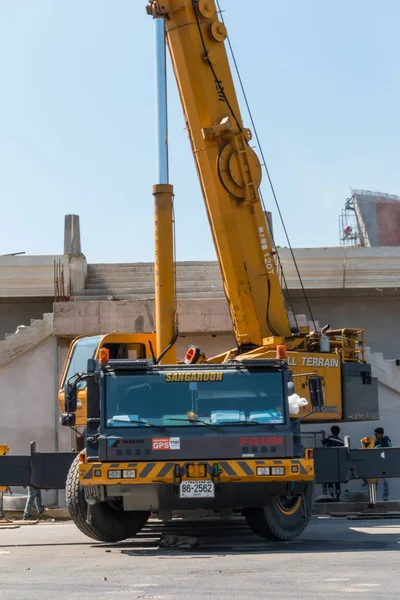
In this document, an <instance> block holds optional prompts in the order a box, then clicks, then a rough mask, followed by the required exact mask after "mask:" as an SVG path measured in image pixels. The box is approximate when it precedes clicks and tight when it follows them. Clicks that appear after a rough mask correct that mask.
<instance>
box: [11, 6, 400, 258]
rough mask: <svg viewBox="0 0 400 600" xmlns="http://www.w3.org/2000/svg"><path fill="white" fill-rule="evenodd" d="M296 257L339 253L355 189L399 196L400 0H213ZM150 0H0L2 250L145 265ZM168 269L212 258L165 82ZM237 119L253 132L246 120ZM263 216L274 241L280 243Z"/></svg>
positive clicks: (149, 212)
mask: <svg viewBox="0 0 400 600" xmlns="http://www.w3.org/2000/svg"><path fill="white" fill-rule="evenodd" d="M221 5H222V7H223V8H224V9H225V13H224V16H225V20H226V24H227V26H228V30H229V33H230V36H231V41H232V44H233V46H234V49H235V53H236V58H237V61H238V63H239V67H240V70H241V74H242V77H243V80H244V84H245V87H246V91H247V94H248V97H249V100H250V104H251V106H252V110H253V114H254V118H255V121H256V125H257V127H258V131H259V135H260V137H261V141H262V144H263V148H264V152H265V155H266V158H267V162H268V165H269V168H270V171H271V175H272V178H273V182H274V185H275V188H276V191H277V195H278V198H279V201H280V204H281V208H282V211H283V214H284V217H285V222H286V225H287V228H288V231H289V235H290V238H291V242H292V244H293V246H294V247H311V246H330V245H337V244H338V237H339V235H338V216H339V213H340V210H341V208H342V206H343V204H344V201H345V199H346V197H348V195H349V187H350V186H352V187H354V188H363V189H373V190H379V191H382V192H388V193H394V194H396V193H397V194H399V195H400V169H399V140H400V119H399V106H400V77H399V50H398V22H399V18H400V4H399V3H398V2H397V0H381V1H380V2H379V3H377V2H376V0H352V1H351V2H348V0H330V1H329V0H324V1H320V0H302V1H301V2H299V1H298V0H252V2H251V3H250V2H245V1H244V0H221ZM145 6H146V0H117V1H116V0H114V1H113V2H110V0H84V1H83V2H82V0H56V1H55V0H0V76H1V95H0V197H1V207H2V219H1V236H0V254H3V253H8V252H18V251H26V252H27V253H29V254H52V253H61V252H62V248H63V242H62V235H63V218H64V215H65V214H67V213H76V214H79V215H80V217H81V230H82V237H83V251H84V253H85V254H86V256H87V258H88V260H89V262H131V261H150V260H152V259H153V221H152V219H153V204H152V196H151V186H152V184H153V183H155V172H156V171H155V123H154V112H153V109H154V73H153V23H152V20H151V19H150V18H149V17H148V16H147V15H146V12H145ZM169 90H170V101H169V102H170V151H171V159H170V178H171V183H173V184H174V187H175V194H176V199H175V210H176V220H177V258H178V259H179V260H213V259H214V258H215V254H214V248H213V244H212V241H211V236H210V234H209V230H208V222H207V219H206V216H205V209H204V206H203V201H202V197H201V194H200V188H199V184H198V180H197V176H196V172H195V169H194V166H193V159H192V156H191V153H190V149H189V144H188V141H187V136H186V134H185V131H184V122H183V117H182V112H181V108H180V104H179V100H178V97H177V93H176V90H175V82H174V81H173V79H172V78H171V77H170V85H169ZM243 115H244V119H245V122H246V123H248V119H247V116H246V113H245V111H244V109H243ZM263 191H264V197H265V199H266V203H267V207H268V208H270V207H272V210H273V215H274V225H275V229H276V237H277V243H279V244H280V245H286V244H285V240H284V238H283V235H282V232H281V229H280V227H279V226H278V223H277V215H276V212H275V210H274V207H273V206H272V198H271V194H270V192H269V189H268V187H267V184H266V179H265V178H264V183H263Z"/></svg>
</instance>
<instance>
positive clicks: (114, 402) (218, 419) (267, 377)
mask: <svg viewBox="0 0 400 600" xmlns="http://www.w3.org/2000/svg"><path fill="white" fill-rule="evenodd" d="M283 382H284V378H283V375H282V372H281V371H278V370H277V371H273V370H269V371H266V372H264V371H260V370H258V369H257V370H254V371H251V372H250V371H248V370H247V369H240V370H233V369H232V370H221V371H216V370H213V371H200V370H198V371H193V370H192V371H185V370H179V371H178V370H175V371H171V372H168V371H154V372H149V373H145V374H143V373H140V374H139V373H138V374H132V373H126V374H125V373H113V374H110V375H108V376H107V377H106V383H105V409H106V410H105V414H106V423H105V425H106V426H107V427H148V426H149V425H158V426H175V427H184V426H186V427H187V426H195V425H204V424H214V425H234V424H235V425H237V424H239V425H240V424H241V423H243V424H245V423H249V422H253V423H262V424H280V423H284V422H285V394H284V391H283V390H284V383H283Z"/></svg>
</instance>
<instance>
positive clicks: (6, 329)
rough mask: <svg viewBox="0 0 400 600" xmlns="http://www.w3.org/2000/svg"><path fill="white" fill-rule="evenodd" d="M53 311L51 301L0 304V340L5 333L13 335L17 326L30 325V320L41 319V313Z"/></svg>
mask: <svg viewBox="0 0 400 600" xmlns="http://www.w3.org/2000/svg"><path fill="white" fill-rule="evenodd" d="M52 311H53V300H52V299H49V300H46V299H43V300H36V301H33V302H29V301H27V302H20V301H19V299H14V301H13V302H11V301H9V300H8V301H7V302H1V303H0V340H2V339H4V336H5V334H6V333H14V332H15V330H16V329H17V327H18V325H30V322H31V319H41V318H42V317H43V313H50V312H52Z"/></svg>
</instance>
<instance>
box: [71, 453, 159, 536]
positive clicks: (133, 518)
mask: <svg viewBox="0 0 400 600" xmlns="http://www.w3.org/2000/svg"><path fill="white" fill-rule="evenodd" d="M66 502H67V508H68V510H69V513H70V515H71V518H72V520H73V522H74V523H75V525H76V526H77V528H78V529H79V530H80V531H81V532H82V533H84V534H85V535H87V536H88V537H90V538H92V539H93V540H96V541H98V542H108V543H115V542H120V541H121V540H125V539H127V538H131V537H134V536H135V535H136V534H137V533H138V532H139V531H140V530H141V529H142V528H143V527H144V526H145V525H146V523H147V521H148V519H149V516H150V512H147V511H132V512H131V511H129V512H124V511H123V510H120V511H119V510H115V509H114V508H112V506H110V505H109V504H108V503H107V502H99V503H97V504H95V505H93V506H92V507H91V509H90V512H91V522H90V523H88V522H87V520H86V519H87V514H88V510H87V509H88V505H87V502H86V500H85V494H84V491H83V488H82V486H80V485H79V458H78V457H76V458H75V460H74V462H73V463H72V465H71V468H70V470H69V473H68V477H67V485H66Z"/></svg>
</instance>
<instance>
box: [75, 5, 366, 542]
mask: <svg viewBox="0 0 400 600" xmlns="http://www.w3.org/2000/svg"><path fill="white" fill-rule="evenodd" d="M147 12H148V13H149V14H150V15H151V16H153V17H154V18H155V19H158V23H161V24H162V33H163V36H164V33H165V36H166V40H167V44H168V48H169V52H170V55H171V59H172V65H173V69H174V73H175V76H176V80H177V83H178V88H179V93H180V97H181V101H182V106H183V110H184V114H185V119H186V123H187V128H188V132H189V137H190V142H191V146H192V152H193V155H194V157H195V161H196V166H197V171H198V175H199V179H200V182H201V187H202V190H203V195H204V199H205V203H206V208H207V213H208V217H209V222H210V226H211V229H212V234H213V238H214V243H215V247H216V250H217V255H218V260H219V263H220V266H221V272H222V276H223V281H224V287H225V292H226V296H227V299H228V303H229V307H230V312H231V316H232V322H233V327H234V333H235V337H236V341H237V348H235V349H234V350H229V351H227V352H226V353H224V354H222V355H220V356H217V357H213V358H210V359H207V358H206V357H205V356H204V354H202V352H201V350H200V349H199V348H195V347H190V348H189V349H188V352H187V353H186V356H185V359H184V361H182V362H181V363H180V364H176V363H175V364H172V362H173V359H171V358H169V360H168V361H167V360H166V357H167V354H168V352H172V351H173V345H174V341H175V340H176V315H175V311H174V306H175V304H174V300H175V298H174V285H173V276H172V275H173V264H172V260H171V257H172V256H173V248H172V236H171V235H170V231H171V221H172V211H171V205H172V194H173V189H172V186H170V185H169V183H168V180H167V179H165V180H164V179H163V180H162V181H160V184H159V185H158V186H155V189H154V190H153V193H154V195H155V197H156V205H157V206H158V208H159V214H158V217H159V218H158V220H157V222H156V278H157V279H156V281H157V282H158V284H160V279H163V284H164V285H159V286H158V288H157V286H156V295H157V298H158V301H157V302H156V317H157V357H158V358H157V359H153V361H151V360H148V358H145V354H142V357H141V358H140V357H139V358H137V359H136V360H130V359H128V358H126V357H122V358H121V357H115V356H114V357H112V356H110V349H109V348H106V347H104V344H103V347H101V343H99V344H98V346H97V351H96V353H95V354H93V358H90V360H89V361H88V368H87V372H86V373H83V374H80V375H79V376H76V377H75V379H74V380H73V381H71V380H70V379H68V380H67V381H66V386H65V398H64V403H65V415H64V421H65V424H69V425H74V424H75V422H76V415H77V410H78V396H79V386H82V383H83V384H84V385H85V386H86V388H85V395H86V401H87V407H86V415H82V414H81V418H82V417H83V416H85V420H86V422H85V425H86V448H85V450H84V451H82V452H81V453H80V454H79V458H77V459H76V460H75V461H74V464H73V465H72V467H71V470H70V472H69V476H68V481H67V501H68V506H69V509H70V512H71V516H72V518H73V520H74V521H75V523H76V524H77V526H78V527H79V528H80V529H81V530H82V531H83V532H84V533H86V534H87V535H89V536H91V537H93V538H95V539H99V540H104V541H117V540H120V539H124V538H125V537H130V536H132V535H135V533H136V532H137V531H138V530H139V529H140V528H141V527H143V525H144V523H145V522H146V521H147V519H148V517H149V515H150V513H151V512H155V513H157V514H159V515H160V516H161V518H163V519H164V520H166V519H169V518H171V516H172V515H173V514H174V513H176V512H179V513H182V512H185V511H195V512H197V511H199V510H207V511H211V512H219V511H223V512H224V513H226V511H227V510H230V511H233V512H235V511H236V512H237V511H239V512H241V513H243V514H244V515H245V517H246V519H247V521H248V523H249V525H250V526H251V527H252V528H253V530H254V531H255V532H257V533H258V534H260V535H261V536H263V537H265V538H268V539H274V540H288V539H293V538H295V537H296V536H298V535H299V534H300V533H301V532H302V531H303V530H304V528H305V527H306V525H307V523H308V521H309V518H310V515H311V506H312V497H313V481H314V463H313V460H312V452H311V451H310V450H307V449H305V448H303V446H302V443H301V435H300V419H294V418H293V417H294V415H293V412H297V413H298V410H296V411H292V410H291V407H290V398H289V396H290V397H291V398H292V397H293V388H294V385H293V381H292V376H296V375H297V376H299V389H300V388H301V393H302V395H304V396H306V397H307V398H308V408H307V412H305V414H304V415H303V416H302V418H306V417H307V418H308V419H309V420H313V419H314V420H328V419H329V420H332V419H335V420H339V419H342V418H347V419H349V418H351V417H352V416H353V418H354V415H356V414H357V416H356V418H357V419H362V418H371V411H370V412H369V413H368V415H366V413H367V412H368V406H370V407H372V408H373V407H374V406H375V405H376V401H377V398H376V386H375V385H374V381H373V380H372V378H371V375H370V367H369V365H367V364H366V363H365V362H364V360H363V359H364V356H363V339H362V333H363V332H362V331H361V330H358V329H345V330H340V331H331V330H327V329H326V330H324V331H322V332H318V331H313V332H310V330H309V328H306V327H304V328H298V329H296V330H292V329H291V327H290V324H289V318H288V314H287V311H286V308H285V303H284V297H283V294H282V291H281V286H280V279H279V265H278V261H277V253H276V250H275V248H274V244H273V241H272V239H271V236H270V233H269V228H268V224H267V222H266V219H265V215H264V211H263V207H262V203H261V199H260V194H259V191H258V190H259V185H260V183H261V165H260V162H259V160H258V158H257V156H256V154H255V152H254V150H253V149H252V148H251V147H250V143H249V142H250V140H251V133H250V131H249V130H248V129H246V128H245V127H244V125H243V123H242V117H241V114H240V110H239V105H238V101H237V98H236V93H235V89H234V85H233V80H232V75H231V72H230V68H229V63H228V58H227V54H226V50H225V46H224V42H225V40H226V37H227V33H226V29H225V26H224V24H223V23H222V22H221V21H220V20H219V19H218V14H217V10H216V6H215V2H214V0H165V1H156V0H154V1H151V2H149V4H148V6H147ZM160 255H162V256H163V259H162V260H163V261H165V262H164V263H163V264H161V262H160V260H161V259H160ZM159 288H162V293H160V289H159ZM160 299H161V300H162V301H160ZM116 341H117V340H116V338H115V339H114V342H116ZM170 356H171V355H170ZM162 357H163V358H164V360H161V358H162ZM168 362H169V364H168ZM289 366H290V369H291V370H290V369H289ZM361 396H362V401H361V399H360V397H361ZM363 403H364V408H361V406H362V404H363ZM363 410H364V413H363Z"/></svg>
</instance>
